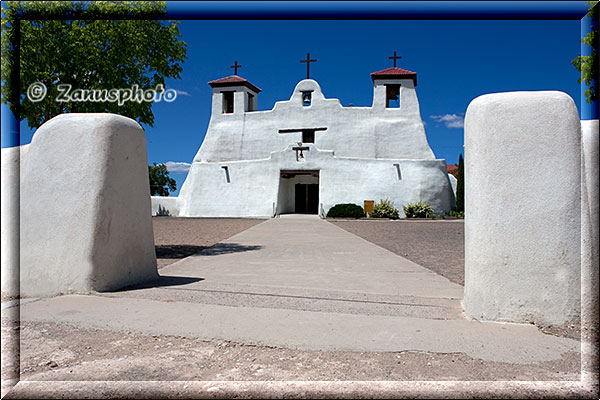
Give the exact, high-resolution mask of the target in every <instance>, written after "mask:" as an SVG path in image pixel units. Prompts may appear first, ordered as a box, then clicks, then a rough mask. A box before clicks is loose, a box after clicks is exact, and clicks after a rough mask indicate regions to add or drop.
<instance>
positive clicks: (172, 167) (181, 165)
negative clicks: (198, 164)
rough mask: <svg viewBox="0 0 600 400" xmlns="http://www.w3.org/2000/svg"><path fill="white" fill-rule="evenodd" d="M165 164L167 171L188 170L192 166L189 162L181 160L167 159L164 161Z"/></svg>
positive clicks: (181, 171)
mask: <svg viewBox="0 0 600 400" xmlns="http://www.w3.org/2000/svg"><path fill="white" fill-rule="evenodd" d="M165 165H166V166H167V169H168V170H169V172H175V173H177V172H180V173H184V172H188V171H189V170H190V167H191V166H192V164H190V163H186V162H181V161H167V162H166V163H165Z"/></svg>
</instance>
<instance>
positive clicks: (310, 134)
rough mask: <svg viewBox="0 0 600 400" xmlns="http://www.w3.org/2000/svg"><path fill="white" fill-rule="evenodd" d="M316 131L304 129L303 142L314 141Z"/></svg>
mask: <svg viewBox="0 0 600 400" xmlns="http://www.w3.org/2000/svg"><path fill="white" fill-rule="evenodd" d="M314 142H315V131H302V143H314Z"/></svg>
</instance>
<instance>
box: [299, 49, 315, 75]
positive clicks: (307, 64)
mask: <svg viewBox="0 0 600 400" xmlns="http://www.w3.org/2000/svg"><path fill="white" fill-rule="evenodd" d="M315 61H317V60H311V59H310V53H306V60H300V62H301V63H306V79H310V63H311V62H315Z"/></svg>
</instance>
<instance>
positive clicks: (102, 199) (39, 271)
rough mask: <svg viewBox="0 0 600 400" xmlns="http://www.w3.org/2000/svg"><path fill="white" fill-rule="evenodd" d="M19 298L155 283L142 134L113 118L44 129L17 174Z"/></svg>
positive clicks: (64, 120) (91, 117)
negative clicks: (143, 282)
mask: <svg viewBox="0 0 600 400" xmlns="http://www.w3.org/2000/svg"><path fill="white" fill-rule="evenodd" d="M20 207H21V223H20V227H21V237H20V243H21V246H20V275H21V287H20V290H21V296H24V297H37V296H52V295H57V294H61V293H77V292H80V293H82V292H83V293H85V292H89V291H94V290H96V291H104V290H112V289H118V288H121V287H124V286H127V285H131V284H135V283H139V282H141V281H145V280H149V279H153V278H156V277H158V272H157V269H156V256H155V253H154V235H153V228H152V216H151V212H152V209H151V207H152V206H151V202H150V188H149V185H148V157H147V154H146V137H145V135H144V131H143V129H142V128H141V127H140V125H139V124H137V123H136V122H135V121H134V120H132V119H130V118H126V117H122V116H119V115H114V114H62V115H59V116H57V117H55V118H52V119H51V120H50V121H48V122H46V123H45V124H44V125H42V126H41V127H40V128H39V129H38V130H37V131H36V133H35V135H34V136H33V140H32V142H31V144H30V145H29V149H28V154H27V160H26V162H25V163H24V165H23V164H22V171H21V205H20Z"/></svg>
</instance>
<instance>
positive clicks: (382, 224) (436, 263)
mask: <svg viewBox="0 0 600 400" xmlns="http://www.w3.org/2000/svg"><path fill="white" fill-rule="evenodd" d="M331 222H332V223H334V224H335V225H337V226H339V227H340V228H343V229H345V230H347V231H348V232H352V233H354V234H355V235H357V236H360V237H361V238H363V239H366V240H368V241H369V242H371V243H375V244H376V245H378V246H381V247H383V248H384V249H387V250H389V251H391V252H393V253H396V254H398V255H399V256H402V257H404V258H408V259H409V260H410V261H413V262H415V263H417V264H419V265H422V266H423V267H425V268H429V269H430V270H432V271H434V272H437V273H438V274H440V275H442V276H445V277H446V278H448V279H449V280H450V281H452V282H454V283H458V284H459V285H463V286H464V284H465V224H464V220H462V219H456V220H416V221H408V220H396V221H392V220H332V221H331Z"/></svg>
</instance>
